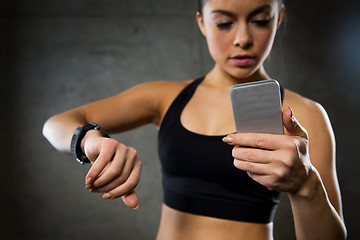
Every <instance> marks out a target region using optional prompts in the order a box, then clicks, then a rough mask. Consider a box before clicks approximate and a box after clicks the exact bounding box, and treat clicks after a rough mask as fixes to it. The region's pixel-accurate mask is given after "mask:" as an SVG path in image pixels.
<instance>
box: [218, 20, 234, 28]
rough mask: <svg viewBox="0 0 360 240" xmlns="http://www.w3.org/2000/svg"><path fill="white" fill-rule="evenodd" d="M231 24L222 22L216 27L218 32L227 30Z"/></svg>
mask: <svg viewBox="0 0 360 240" xmlns="http://www.w3.org/2000/svg"><path fill="white" fill-rule="evenodd" d="M232 24H233V23H232V22H222V23H217V24H216V27H217V28H218V29H220V30H226V29H229V28H230V27H231V26H232Z"/></svg>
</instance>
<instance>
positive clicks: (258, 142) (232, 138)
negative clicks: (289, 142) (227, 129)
mask: <svg viewBox="0 0 360 240" xmlns="http://www.w3.org/2000/svg"><path fill="white" fill-rule="evenodd" d="M223 141H224V142H225V143H227V144H230V145H237V146H243V147H251V148H260V149H268V150H276V149H279V148H281V147H282V146H283V145H284V144H286V139H284V135H274V134H265V133H235V134H230V135H228V136H226V137H224V138H223Z"/></svg>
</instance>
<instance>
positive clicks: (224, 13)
mask: <svg viewBox="0 0 360 240" xmlns="http://www.w3.org/2000/svg"><path fill="white" fill-rule="evenodd" d="M269 9H270V10H271V6H270V5H268V4H267V5H264V6H261V7H258V8H256V9H255V10H253V11H252V12H251V13H250V14H249V16H248V18H252V17H253V16H255V15H256V14H259V13H261V12H263V11H265V10H269ZM214 13H220V14H223V15H226V16H228V17H232V18H234V17H236V14H234V13H233V12H230V11H226V10H221V9H218V10H214V11H212V12H211V14H214Z"/></svg>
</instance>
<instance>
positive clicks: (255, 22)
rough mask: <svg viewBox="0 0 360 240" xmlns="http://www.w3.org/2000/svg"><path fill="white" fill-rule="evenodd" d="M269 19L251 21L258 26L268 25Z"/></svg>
mask: <svg viewBox="0 0 360 240" xmlns="http://www.w3.org/2000/svg"><path fill="white" fill-rule="evenodd" d="M270 21H271V19H270V18H269V19H263V20H254V21H251V23H254V24H255V25H257V26H258V27H266V26H267V25H269V23H270Z"/></svg>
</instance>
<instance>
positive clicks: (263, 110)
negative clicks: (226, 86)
mask: <svg viewBox="0 0 360 240" xmlns="http://www.w3.org/2000/svg"><path fill="white" fill-rule="evenodd" d="M230 97H231V103H232V107H233V112H234V118H235V125H236V131H237V132H239V133H240V132H241V133H245V132H248V133H271V134H284V129H283V122H282V107H281V105H282V104H281V93H280V85H279V83H278V81H276V80H263V81H257V82H251V83H244V84H237V85H234V86H232V88H231V90H230Z"/></svg>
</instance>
